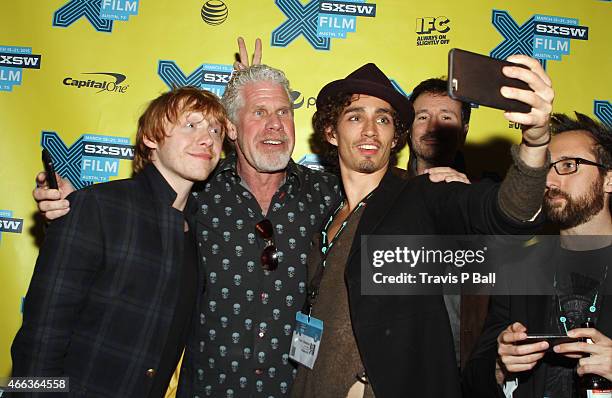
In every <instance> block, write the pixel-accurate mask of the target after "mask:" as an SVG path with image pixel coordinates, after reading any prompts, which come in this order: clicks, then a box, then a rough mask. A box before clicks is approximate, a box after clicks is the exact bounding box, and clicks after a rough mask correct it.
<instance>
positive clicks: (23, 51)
mask: <svg viewBox="0 0 612 398" xmlns="http://www.w3.org/2000/svg"><path fill="white" fill-rule="evenodd" d="M40 59H41V56H40V55H37V54H32V48H31V47H16V46H0V91H13V86H19V85H21V79H22V76H23V69H40Z"/></svg>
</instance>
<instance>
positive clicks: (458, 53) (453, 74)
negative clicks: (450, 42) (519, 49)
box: [448, 48, 533, 113]
mask: <svg viewBox="0 0 612 398" xmlns="http://www.w3.org/2000/svg"><path fill="white" fill-rule="evenodd" d="M504 66H518V67H521V68H527V67H526V66H524V65H520V64H515V63H512V62H508V61H503V60H499V59H495V58H491V57H487V56H485V55H481V54H476V53H473V52H469V51H465V50H460V49H458V48H453V49H451V50H450V51H449V53H448V95H449V97H451V98H453V99H456V100H459V101H463V102H471V103H476V104H479V105H483V106H488V107H491V108H497V109H501V110H504V111H511V112H521V113H528V112H529V111H531V106H530V105H529V104H526V103H524V102H521V101H518V100H515V99H509V98H506V97H504V96H503V95H502V94H501V92H500V89H501V87H503V86H506V87H515V88H518V89H521V90H531V88H530V87H529V85H528V84H527V83H525V82H524V81H522V80H519V79H514V78H510V77H507V76H505V75H504V74H503V73H502V69H503V67H504ZM532 91H533V90H532Z"/></svg>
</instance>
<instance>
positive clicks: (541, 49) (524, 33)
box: [491, 10, 589, 68]
mask: <svg viewBox="0 0 612 398" xmlns="http://www.w3.org/2000/svg"><path fill="white" fill-rule="evenodd" d="M492 23H493V26H494V27H495V29H497V30H498V31H499V33H501V35H502V36H503V37H504V40H503V41H502V42H501V43H500V44H499V45H497V47H495V48H494V49H493V51H491V56H492V57H494V58H499V59H506V58H507V57H508V56H510V55H512V54H525V55H529V56H532V57H534V58H537V59H539V60H540V63H541V64H542V66H543V67H544V68H546V62H547V61H548V60H554V61H560V60H561V58H562V56H563V55H568V54H569V53H570V40H571V39H574V40H588V39H589V28H588V27H586V26H580V25H579V24H578V20H577V19H575V18H566V17H556V16H551V15H540V14H536V15H534V16H532V17H531V18H529V19H528V20H527V21H525V22H524V23H523V24H522V25H519V24H517V23H516V21H515V20H514V19H512V17H511V16H510V14H508V12H507V11H501V10H493V16H492Z"/></svg>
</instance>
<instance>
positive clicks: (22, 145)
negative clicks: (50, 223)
mask: <svg viewBox="0 0 612 398" xmlns="http://www.w3.org/2000/svg"><path fill="white" fill-rule="evenodd" d="M346 3H348V4H346ZM351 3H356V4H351ZM611 9H612V4H611V3H610V1H599V0H583V1H578V2H569V1H564V2H560V1H557V0H542V1H537V2H535V1H528V0H514V1H512V2H509V1H502V0H491V1H477V0H463V1H451V0H446V1H435V2H434V1H419V2H417V1H404V0H367V2H364V1H363V0H352V1H346V0H345V1H344V2H338V1H336V2H334V1H321V2H319V1H318V0H310V1H306V0H276V1H273V0H252V1H244V0H208V1H206V0H185V1H177V2H170V1H162V0H71V1H69V0H45V1H37V2H33V1H12V2H5V4H4V6H3V18H2V20H3V28H2V30H1V31H0V59H1V61H0V90H1V91H0V110H1V111H0V112H1V117H0V134H1V137H2V145H0V159H1V162H2V163H1V166H0V192H2V195H1V197H0V239H1V240H0V283H1V287H0V315H1V319H2V321H1V327H0V377H1V376H6V375H8V374H9V373H10V368H11V361H10V352H9V349H10V344H11V341H12V339H13V337H14V335H15V332H16V331H17V329H18V328H19V326H20V323H21V303H22V299H23V296H24V295H25V292H26V290H27V287H28V283H29V280H30V277H31V274H32V270H33V265H34V263H35V260H36V256H37V250H38V249H37V243H38V236H40V231H41V228H40V224H39V223H37V221H36V219H35V205H34V202H33V200H32V199H31V191H32V189H33V188H34V175H35V174H36V172H38V171H39V170H41V167H42V165H41V161H40V150H41V147H42V146H45V147H47V148H48V149H49V150H50V151H51V152H52V154H53V156H54V157H55V158H56V163H58V166H59V169H60V172H61V173H62V175H64V176H69V177H70V178H71V180H72V181H73V183H75V184H77V185H80V186H82V185H85V184H88V183H91V182H92V181H104V180H106V179H115V178H124V177H127V176H129V175H130V160H129V159H130V157H131V154H132V148H131V147H130V144H133V139H134V132H135V125H136V120H137V117H138V116H139V114H140V113H141V112H142V110H143V109H144V105H145V103H146V102H147V101H148V100H150V99H152V98H154V97H156V96H157V95H159V94H160V93H161V92H163V91H165V90H167V89H168V87H169V86H170V85H172V84H176V85H184V84H192V85H193V84H195V85H202V86H203V87H207V88H209V89H211V90H213V91H215V92H217V93H220V92H222V90H223V82H224V81H226V80H227V77H228V72H229V71H230V69H228V68H229V67H230V65H231V64H232V63H233V61H234V53H235V51H236V44H235V43H236V37H237V36H238V35H243V36H244V37H245V38H246V41H247V43H248V45H249V47H251V48H252V45H253V41H254V40H255V38H256V37H261V38H262V39H263V42H264V48H263V50H264V51H263V53H264V62H265V63H267V64H270V65H273V66H276V67H279V68H281V69H283V70H285V71H286V73H287V75H288V77H289V79H290V81H291V83H292V87H293V89H294V90H295V93H294V97H295V101H294V106H295V108H296V109H295V114H296V126H297V135H298V140H297V145H296V149H295V153H294V159H295V160H300V159H302V158H303V157H304V156H306V155H307V154H309V153H310V149H309V146H308V138H309V136H310V135H311V126H310V118H311V116H312V113H313V111H314V105H313V102H314V97H315V96H316V94H317V92H318V91H319V89H320V88H321V87H322V86H323V85H324V84H325V83H327V82H329V81H331V80H333V79H337V78H340V77H344V76H345V75H347V74H348V73H349V72H351V71H352V70H354V69H355V68H356V67H358V66H360V65H362V64H364V63H366V62H372V61H373V62H376V63H377V64H378V66H379V67H380V68H381V69H382V70H384V71H385V72H386V73H387V74H388V76H390V77H391V78H392V79H393V80H394V82H395V83H396V84H397V85H398V89H401V90H403V91H404V92H405V93H409V92H410V91H411V90H412V87H414V85H415V84H416V83H418V82H419V81H421V80H423V79H425V78H428V77H437V76H441V75H445V74H446V68H447V66H446V65H447V61H446V60H447V53H448V50H449V49H450V48H452V47H458V48H463V49H467V50H470V51H474V52H479V53H482V54H491V53H492V52H493V55H494V56H497V57H505V56H507V55H510V54H511V53H515V52H522V53H528V54H530V55H537V56H538V57H540V58H541V59H545V58H548V60H547V61H546V68H547V71H548V73H549V74H550V76H551V77H552V79H553V81H554V87H555V90H556V92H557V98H556V100H555V110H556V111H558V112H570V111H572V110H580V111H581V112H584V113H587V114H590V115H596V116H597V117H598V118H600V119H601V120H603V121H605V122H606V123H610V120H611V116H612V111H611V107H610V102H609V101H610V92H611V90H610V89H611V88H612V83H611V82H610V79H609V78H608V77H607V76H608V74H609V72H610V70H612V58H611V57H612V56H611V54H612V53H611V52H610V45H609V43H610V39H611V38H612V37H611V35H610V27H609V26H608V25H609V22H610V20H612V18H611V17H612V13H611ZM288 15H291V17H288ZM484 78H486V77H484ZM518 138H519V134H518V132H517V130H516V129H515V128H514V127H513V126H509V125H508V123H507V122H506V121H505V119H504V118H503V116H502V113H501V112H499V111H496V110H492V109H486V108H478V109H474V111H473V116H472V122H471V124H470V133H469V135H468V143H470V144H471V145H481V144H482V145H487V143H489V142H494V141H495V140H499V139H504V140H511V141H517V140H518ZM468 155H469V153H468ZM407 158H408V153H407V152H406V151H404V152H402V154H401V156H400V165H405V163H406V161H407ZM470 161H471V159H469V157H468V163H469V162H470ZM490 168H493V169H495V168H496V166H495V165H491V167H490Z"/></svg>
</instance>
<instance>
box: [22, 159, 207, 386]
mask: <svg viewBox="0 0 612 398" xmlns="http://www.w3.org/2000/svg"><path fill="white" fill-rule="evenodd" d="M175 198H176V193H175V192H174V191H173V190H172V188H171V187H170V186H169V185H168V184H167V182H166V181H165V180H164V179H163V177H162V176H161V174H160V173H159V172H158V171H157V169H156V168H155V167H153V166H152V165H149V166H147V167H146V168H145V169H144V170H143V172H141V173H140V174H139V175H137V176H135V177H134V178H131V179H127V180H120V181H113V182H110V183H106V184H99V185H94V186H91V187H88V188H85V189H81V190H79V191H77V192H74V193H73V194H71V195H70V196H69V198H68V199H69V201H70V209H71V210H70V213H68V215H66V216H64V217H62V218H60V219H58V220H56V221H54V222H53V223H52V224H51V226H50V227H49V230H48V232H47V236H46V238H45V241H44V243H43V246H42V248H41V250H40V255H39V257H38V260H37V262H36V267H35V270H34V275H33V277H32V281H31V283H30V287H29V289H28V293H27V295H26V298H25V302H24V315H23V325H22V327H21V329H20V330H19V332H18V333H17V336H16V337H15V340H14V342H13V346H12V349H11V353H12V358H13V375H14V376H68V377H69V378H70V391H71V394H70V396H76V397H85V396H87V397H113V398H115V397H138V398H142V397H146V396H147V394H148V392H149V389H150V387H151V385H152V382H153V376H154V375H155V371H156V370H157V369H158V366H159V362H160V357H161V353H162V350H163V348H164V345H165V343H166V340H167V337H168V334H169V331H170V328H171V327H172V325H171V321H172V317H173V314H174V310H175V307H176V302H177V298H178V293H179V289H180V286H179V285H178V282H179V275H180V267H181V264H182V261H183V251H184V232H183V231H184V220H185V217H184V215H183V213H182V212H180V211H178V210H176V209H174V208H173V207H172V203H173V202H174V200H175ZM192 201H193V199H191V198H190V200H189V203H191V204H193V202H192ZM189 208H191V209H192V210H194V209H193V206H190V207H189ZM185 212H186V213H187V212H188V211H187V210H186V211H185ZM198 279H199V282H198V291H201V290H202V288H203V278H198ZM198 296H199V294H198Z"/></svg>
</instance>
